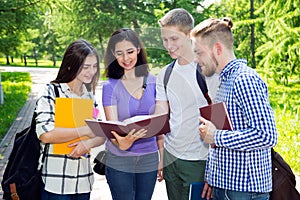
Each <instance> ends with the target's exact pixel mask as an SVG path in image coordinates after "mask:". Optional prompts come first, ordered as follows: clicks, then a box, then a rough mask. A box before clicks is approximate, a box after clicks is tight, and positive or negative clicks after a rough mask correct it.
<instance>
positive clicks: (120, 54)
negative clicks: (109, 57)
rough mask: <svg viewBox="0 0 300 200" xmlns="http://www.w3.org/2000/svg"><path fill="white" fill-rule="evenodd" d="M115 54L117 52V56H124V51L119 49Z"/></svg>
mask: <svg viewBox="0 0 300 200" xmlns="http://www.w3.org/2000/svg"><path fill="white" fill-rule="evenodd" d="M115 54H116V56H122V55H123V52H122V51H117V52H116V53H115Z"/></svg>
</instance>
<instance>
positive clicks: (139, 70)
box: [102, 28, 163, 200]
mask: <svg viewBox="0 0 300 200" xmlns="http://www.w3.org/2000/svg"><path fill="white" fill-rule="evenodd" d="M104 63H105V67H106V69H105V75H106V76H107V77H108V78H109V79H108V80H107V81H105V83H104V85H103V90H102V91H103V93H102V103H103V107H104V112H105V116H106V119H107V120H118V121H124V120H126V119H128V118H131V117H133V116H136V115H151V114H153V113H154V110H155V97H156V92H155V86H156V85H155V82H156V78H155V76H154V75H152V74H150V73H149V67H148V64H147V59H146V51H145V49H144V47H143V44H142V42H141V41H140V39H139V37H138V36H137V34H136V33H135V32H134V31H133V30H131V29H127V28H126V29H125V28H123V29H120V30H117V31H116V32H114V33H113V34H112V36H111V38H110V40H109V42H108V47H107V50H106V54H105V57H104ZM146 131H151V130H143V129H141V130H132V131H131V132H130V133H129V135H127V136H126V137H120V136H118V135H117V134H116V133H113V134H114V135H115V136H116V138H117V139H112V140H107V143H106V148H107V150H108V152H109V153H108V156H107V162H106V166H107V167H106V178H107V182H108V184H109V187H110V191H111V194H112V197H113V199H114V200H119V199H122V200H147V199H149V200H150V199H151V197H152V194H153V190H154V186H155V183H156V179H157V170H158V166H160V165H159V155H158V152H159V149H160V148H159V147H160V146H162V145H163V136H158V137H152V138H147V139H140V137H142V136H143V135H144V134H145V132H146Z"/></svg>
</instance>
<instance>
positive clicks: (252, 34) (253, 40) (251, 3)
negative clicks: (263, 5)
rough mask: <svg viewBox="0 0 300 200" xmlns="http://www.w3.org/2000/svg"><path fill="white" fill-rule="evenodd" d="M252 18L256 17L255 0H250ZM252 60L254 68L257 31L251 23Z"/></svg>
mask: <svg viewBox="0 0 300 200" xmlns="http://www.w3.org/2000/svg"><path fill="white" fill-rule="evenodd" d="M250 18H251V19H254V18H255V17H254V0H250ZM250 27H251V61H252V68H256V61H255V33H254V28H255V24H253V23H252V24H251V26H250Z"/></svg>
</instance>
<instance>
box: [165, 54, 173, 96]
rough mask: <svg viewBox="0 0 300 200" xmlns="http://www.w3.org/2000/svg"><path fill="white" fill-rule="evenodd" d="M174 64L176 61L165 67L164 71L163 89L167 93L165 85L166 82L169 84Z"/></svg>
mask: <svg viewBox="0 0 300 200" xmlns="http://www.w3.org/2000/svg"><path fill="white" fill-rule="evenodd" d="M175 62H176V60H173V61H172V62H171V63H170V64H169V66H168V67H167V69H166V71H165V76H164V88H165V91H167V85H168V82H169V79H170V76H171V73H172V70H173V67H174V65H175Z"/></svg>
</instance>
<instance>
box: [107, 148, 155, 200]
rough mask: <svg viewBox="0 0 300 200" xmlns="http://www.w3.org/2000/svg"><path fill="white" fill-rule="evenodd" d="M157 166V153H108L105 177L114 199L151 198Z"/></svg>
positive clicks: (145, 199) (137, 199) (141, 199)
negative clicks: (126, 154)
mask: <svg viewBox="0 0 300 200" xmlns="http://www.w3.org/2000/svg"><path fill="white" fill-rule="evenodd" d="M157 167H158V153H151V154H148V155H143V156H128V157H127V156H116V155H113V154H111V153H108V155H107V160H106V172H105V175H106V179H107V183H108V185H109V188H110V192H111V195H112V198H113V199H114V200H151V197H152V194H153V191H154V187H155V183H156V179H157Z"/></svg>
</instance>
